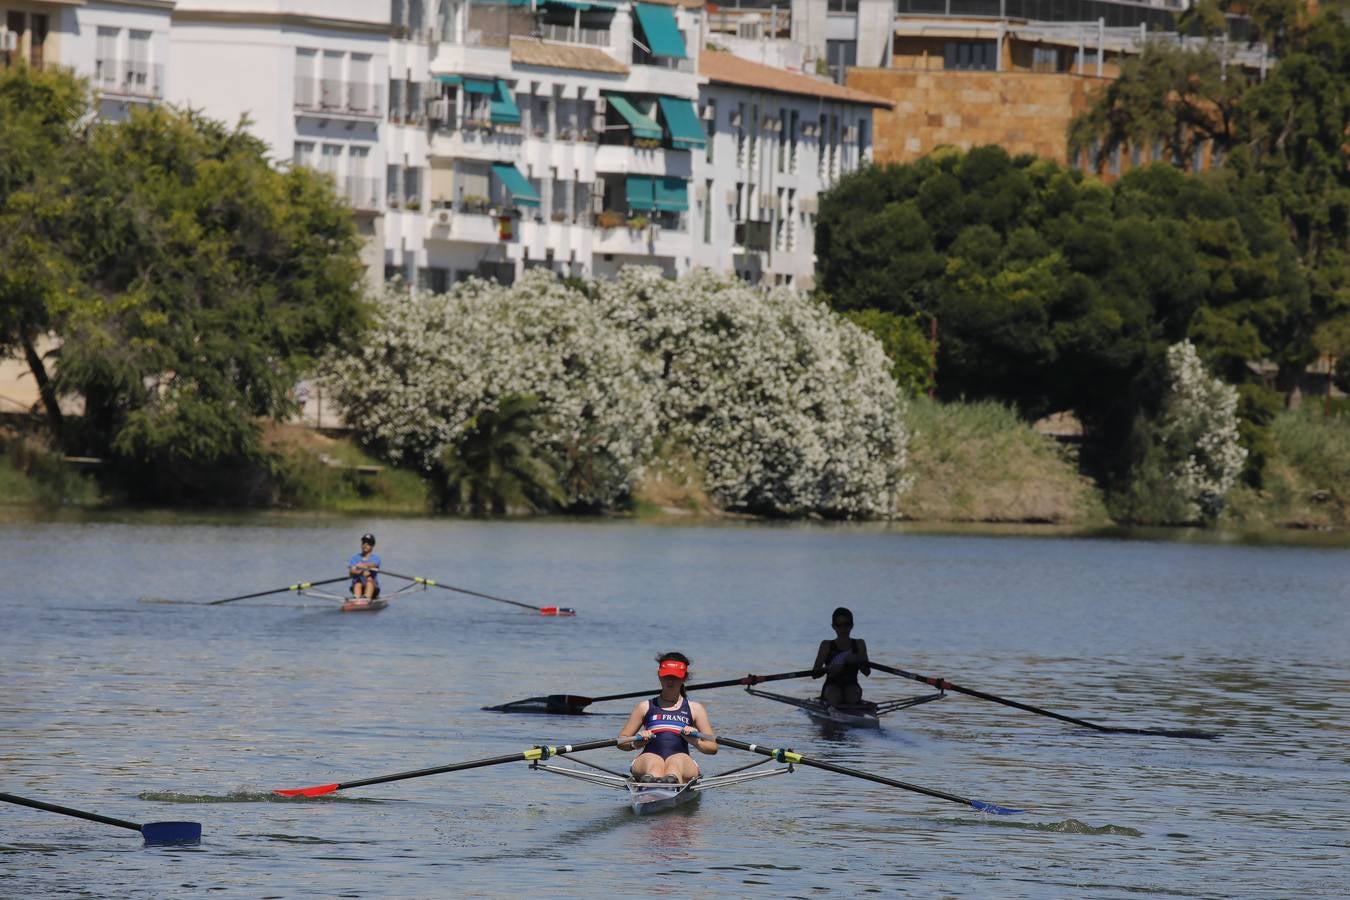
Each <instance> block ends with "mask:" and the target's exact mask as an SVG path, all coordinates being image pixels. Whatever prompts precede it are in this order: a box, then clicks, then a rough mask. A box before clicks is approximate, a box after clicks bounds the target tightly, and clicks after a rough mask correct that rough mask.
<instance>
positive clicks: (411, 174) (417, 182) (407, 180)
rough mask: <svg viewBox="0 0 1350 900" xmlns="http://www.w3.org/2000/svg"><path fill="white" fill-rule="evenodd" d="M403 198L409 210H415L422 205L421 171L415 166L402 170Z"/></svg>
mask: <svg viewBox="0 0 1350 900" xmlns="http://www.w3.org/2000/svg"><path fill="white" fill-rule="evenodd" d="M403 198H404V200H405V201H406V203H407V206H408V208H409V209H416V208H417V207H418V206H420V205H421V203H422V170H421V169H419V168H417V167H416V166H409V167H408V168H406V169H404V170H403Z"/></svg>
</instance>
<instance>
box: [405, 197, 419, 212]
mask: <svg viewBox="0 0 1350 900" xmlns="http://www.w3.org/2000/svg"><path fill="white" fill-rule="evenodd" d="M404 206H405V207H406V208H407V209H410V210H413V211H416V210H419V209H421V208H422V201H421V200H418V199H417V198H416V197H409V198H408V202H407V203H405V204H404Z"/></svg>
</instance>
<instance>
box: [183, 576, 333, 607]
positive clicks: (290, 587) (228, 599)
mask: <svg viewBox="0 0 1350 900" xmlns="http://www.w3.org/2000/svg"><path fill="white" fill-rule="evenodd" d="M350 577H351V576H349V575H343V576H341V577H339V578H325V579H324V580H323V581H302V582H300V583H299V584H288V585H286V586H285V587H279V588H272V590H270V591H258V592H257V593H254V594H240V595H239V596H238V597H226V598H225V599H224V600H212V601H211V602H210V603H207V604H205V605H206V606H219V605H220V604H222V603H233V602H234V601H236V600H249V599H252V598H253V597H266V596H267V595H268V594H281V593H284V592H286V591H303V590H305V589H307V588H312V587H316V586H318V585H321V584H334V583H335V582H338V581H346V580H347V579H348V578H350Z"/></svg>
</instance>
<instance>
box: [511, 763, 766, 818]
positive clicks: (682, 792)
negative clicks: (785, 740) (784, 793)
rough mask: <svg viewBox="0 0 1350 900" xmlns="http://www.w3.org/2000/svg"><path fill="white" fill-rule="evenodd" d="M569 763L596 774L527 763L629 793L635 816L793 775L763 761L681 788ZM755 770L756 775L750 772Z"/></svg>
mask: <svg viewBox="0 0 1350 900" xmlns="http://www.w3.org/2000/svg"><path fill="white" fill-rule="evenodd" d="M572 761H573V762H575V763H579V764H581V765H583V766H589V767H590V768H591V769H594V770H595V771H587V770H585V769H578V768H575V767H573V766H558V765H552V764H549V763H546V762H543V761H539V760H536V761H535V762H532V763H530V768H531V769H538V770H539V771H541V772H552V773H554V774H555V775H565V776H567V777H568V778H575V779H577V780H578V781H585V782H587V783H589V784H597V785H600V786H602V787H608V788H616V789H618V790H621V791H627V792H628V808H629V809H631V810H632V811H633V812H634V813H635V814H637V815H643V814H646V813H654V812H663V811H665V810H668V809H674V808H675V807H677V806H683V805H684V804H686V803H693V802H695V801H697V800H698V799H699V798H700V797H702V796H703V793H704V792H705V791H710V790H712V789H713V788H720V787H728V786H730V785H733V784H742V783H744V782H747V781H755V780H758V779H760V778H769V777H772V776H774V775H785V774H787V773H788V772H791V771H792V766H791V765H780V766H776V767H773V768H768V769H760V768H759V767H760V766H763V765H764V764H765V763H769V762H772V760H768V759H762V760H759V761H757V762H752V763H750V764H749V765H745V766H741V767H740V768H738V769H731V770H729V771H727V772H723V773H721V774H720V775H700V776H699V777H698V778H695V779H694V780H693V781H686V782H683V783H681V784H666V783H664V782H659V781H658V782H651V783H646V782H640V781H637V780H635V779H634V778H633V777H632V776H631V775H623V774H621V773H619V772H615V771H613V770H611V769H606V768H603V767H602V766H597V765H595V764H594V763H591V762H587V761H586V760H584V759H580V758H578V757H576V756H573V757H572ZM751 770H755V771H751Z"/></svg>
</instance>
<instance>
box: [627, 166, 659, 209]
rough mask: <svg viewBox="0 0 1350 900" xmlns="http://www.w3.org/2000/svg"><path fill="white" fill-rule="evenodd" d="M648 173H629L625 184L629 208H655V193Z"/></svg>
mask: <svg viewBox="0 0 1350 900" xmlns="http://www.w3.org/2000/svg"><path fill="white" fill-rule="evenodd" d="M652 181H653V179H652V177H651V176H650V175H629V176H628V178H627V180H626V184H625V193H626V194H627V197H628V208H629V209H630V210H653V209H656V195H655V190H654V187H653V185H652Z"/></svg>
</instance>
